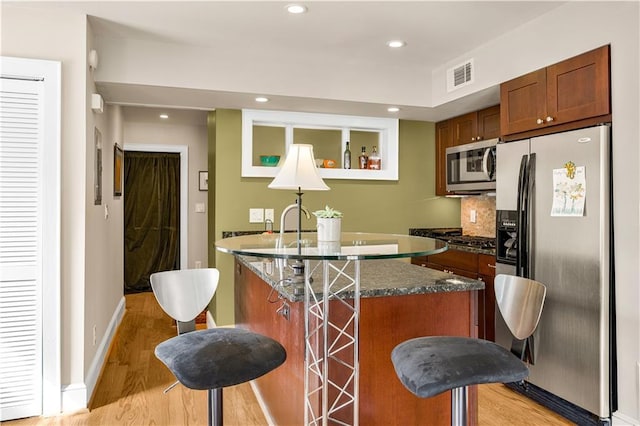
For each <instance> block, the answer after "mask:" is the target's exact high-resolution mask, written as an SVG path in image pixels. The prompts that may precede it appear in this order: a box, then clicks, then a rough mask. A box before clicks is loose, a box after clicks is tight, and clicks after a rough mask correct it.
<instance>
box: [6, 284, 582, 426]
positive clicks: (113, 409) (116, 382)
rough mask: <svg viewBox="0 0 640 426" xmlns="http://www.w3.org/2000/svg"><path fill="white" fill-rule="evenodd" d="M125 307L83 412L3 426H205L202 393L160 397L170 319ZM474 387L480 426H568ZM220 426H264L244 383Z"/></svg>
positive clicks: (494, 388) (132, 301)
mask: <svg viewBox="0 0 640 426" xmlns="http://www.w3.org/2000/svg"><path fill="white" fill-rule="evenodd" d="M126 302H127V310H126V313H125V316H124V319H123V321H122V324H121V326H120V328H119V330H118V334H117V336H116V338H115V339H114V343H113V345H112V347H111V350H110V353H109V356H108V360H107V363H106V365H105V367H104V370H103V372H102V375H101V377H100V379H99V381H98V384H97V385H96V391H95V394H94V398H93V400H92V401H91V402H90V405H89V407H90V409H89V410H83V411H82V412H78V413H74V414H68V415H65V416H58V417H50V418H30V419H22V420H14V421H10V422H4V423H3V424H5V425H7V426H33V425H38V426H40V425H60V426H68V425H176V426H179V425H204V424H206V422H207V392H205V391H192V390H189V389H186V388H185V387H183V386H181V385H178V386H176V387H175V388H174V389H173V390H171V391H170V392H168V393H167V394H163V393H162V391H163V390H164V389H165V388H166V387H167V386H169V385H170V384H171V383H172V382H173V381H174V378H173V375H172V374H171V373H170V372H169V371H168V370H167V368H166V367H165V366H164V365H163V364H162V363H161V362H160V361H158V360H157V359H156V357H155V355H154V353H153V350H154V348H155V346H156V345H157V344H158V343H160V342H162V341H163V340H166V339H168V338H170V337H172V336H174V335H175V327H174V326H173V324H172V321H171V319H170V318H169V317H168V316H167V315H165V314H164V313H163V312H162V310H161V309H160V307H159V306H158V304H157V302H156V301H155V298H154V297H153V294H151V293H141V294H132V295H127V296H126ZM479 388H480V393H479V413H478V416H479V423H480V425H481V426H493V425H500V426H502V425H545V426H546V425H570V424H572V423H571V422H568V421H567V420H565V419H564V418H562V417H560V416H558V415H556V414H555V413H553V412H551V411H549V410H547V409H545V408H544V407H541V406H539V405H537V404H536V403H534V402H532V401H530V400H528V399H526V398H524V397H522V396H520V395H518V394H517V393H515V392H513V391H511V390H510V389H508V388H506V387H504V386H502V385H481V386H480V387H479ZM283 397H286V396H285V395H283ZM224 423H225V424H226V425H228V426H266V425H267V422H266V420H265V418H264V416H263V414H262V411H261V410H260V407H259V405H258V402H257V400H256V398H255V396H254V395H253V392H252V390H251V386H250V385H249V384H242V385H238V386H234V387H230V388H225V390H224ZM424 425H429V426H430V423H429V421H428V420H425V422H424ZM385 426H386V425H385Z"/></svg>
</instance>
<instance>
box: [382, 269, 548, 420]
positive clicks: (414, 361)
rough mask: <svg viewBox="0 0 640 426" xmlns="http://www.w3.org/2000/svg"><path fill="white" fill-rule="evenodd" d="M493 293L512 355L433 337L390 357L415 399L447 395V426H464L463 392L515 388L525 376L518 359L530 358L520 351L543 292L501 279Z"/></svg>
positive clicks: (478, 342) (489, 345) (474, 342)
mask: <svg viewBox="0 0 640 426" xmlns="http://www.w3.org/2000/svg"><path fill="white" fill-rule="evenodd" d="M495 293H496V301H497V303H498V309H499V310H500V313H501V314H502V317H503V318H504V320H505V322H506V324H507V326H508V327H509V330H510V331H511V333H512V334H513V335H514V337H515V338H516V340H517V342H516V343H519V344H516V345H514V347H515V348H517V350H514V351H509V350H507V349H505V348H503V347H502V346H500V345H497V344H495V343H493V342H490V341H487V340H482V339H474V338H468V337H449V336H433V337H419V338H415V339H410V340H406V341H404V342H402V343H400V344H399V345H398V346H396V347H395V348H394V349H393V351H392V352H391V360H392V362H393V366H394V368H395V370H396V374H397V375H398V378H399V379H400V381H401V382H402V384H403V385H404V386H405V387H406V388H407V389H408V390H409V391H410V392H412V393H413V394H414V395H416V396H418V397H420V398H429V397H432V396H435V395H438V394H440V393H443V392H446V391H448V390H451V424H452V425H459V426H463V425H466V424H467V411H466V407H467V387H468V386H470V385H477V384H481V383H510V382H517V381H520V380H524V379H525V378H526V377H527V376H528V375H529V369H528V367H527V365H526V364H525V363H524V362H523V361H522V359H525V357H526V356H527V354H529V356H530V357H532V356H533V351H527V350H525V347H526V342H527V341H530V338H531V335H532V334H533V332H534V331H535V329H536V327H537V325H538V321H539V320H540V315H541V313H542V307H543V305H544V299H545V295H546V287H545V286H544V285H543V284H541V283H539V282H537V281H534V280H530V279H527V278H522V277H515V276H511V275H503V274H500V275H497V276H496V277H495ZM522 342H525V343H522ZM516 355H517V356H516ZM530 359H532V358H530Z"/></svg>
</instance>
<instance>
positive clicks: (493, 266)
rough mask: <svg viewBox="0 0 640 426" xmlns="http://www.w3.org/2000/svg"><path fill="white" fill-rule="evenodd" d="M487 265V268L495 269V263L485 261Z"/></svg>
mask: <svg viewBox="0 0 640 426" xmlns="http://www.w3.org/2000/svg"><path fill="white" fill-rule="evenodd" d="M487 266H488V267H489V268H493V269H496V265H492V264H490V263H487Z"/></svg>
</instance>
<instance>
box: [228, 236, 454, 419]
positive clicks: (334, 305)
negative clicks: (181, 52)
mask: <svg viewBox="0 0 640 426" xmlns="http://www.w3.org/2000/svg"><path fill="white" fill-rule="evenodd" d="M300 247H301V249H299V247H298V239H297V235H296V234H294V233H285V234H282V235H278V234H256V235H245V236H240V237H231V238H226V239H222V240H219V241H217V242H216V248H217V249H218V250H220V251H222V252H225V253H230V254H233V255H240V256H252V257H259V258H266V259H279V260H278V261H277V262H276V263H278V264H279V266H280V268H281V269H280V274H281V275H280V276H281V285H285V286H286V285H295V284H293V283H290V282H289V280H288V279H287V277H286V276H285V274H284V272H285V270H286V268H287V265H286V264H287V262H288V261H289V260H294V261H295V260H302V261H303V262H304V265H305V273H304V278H305V279H304V283H303V284H302V286H303V291H304V307H305V309H304V323H305V358H304V361H305V383H304V389H305V405H306V406H305V410H304V422H305V424H306V425H328V424H341V425H357V424H359V418H358V414H359V413H358V411H359V395H358V387H359V374H360V371H359V370H360V369H359V364H358V359H359V323H360V267H361V261H363V260H373V259H394V258H404V257H414V256H424V255H431V254H436V253H441V252H443V251H445V250H447V245H446V243H444V242H442V241H440V240H435V239H431V238H423V237H415V236H408V235H396V234H380V233H354V232H345V233H342V234H341V239H340V241H331V242H327V241H317V234H316V233H303V234H301V239H300ZM318 276H321V279H318Z"/></svg>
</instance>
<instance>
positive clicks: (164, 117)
mask: <svg viewBox="0 0 640 426" xmlns="http://www.w3.org/2000/svg"><path fill="white" fill-rule="evenodd" d="M160 118H162V119H163V120H166V119H167V118H169V114H160Z"/></svg>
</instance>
